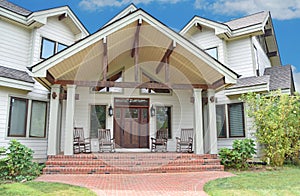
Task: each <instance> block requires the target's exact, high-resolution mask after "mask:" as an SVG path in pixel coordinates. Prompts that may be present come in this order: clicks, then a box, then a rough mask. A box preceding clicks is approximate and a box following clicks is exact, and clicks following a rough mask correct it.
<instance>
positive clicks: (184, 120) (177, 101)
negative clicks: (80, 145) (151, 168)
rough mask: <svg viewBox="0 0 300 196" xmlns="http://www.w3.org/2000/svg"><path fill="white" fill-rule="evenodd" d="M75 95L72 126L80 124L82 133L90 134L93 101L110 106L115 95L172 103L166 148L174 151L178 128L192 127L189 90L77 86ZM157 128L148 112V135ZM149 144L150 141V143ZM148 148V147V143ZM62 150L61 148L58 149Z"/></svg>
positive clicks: (94, 148)
mask: <svg viewBox="0 0 300 196" xmlns="http://www.w3.org/2000/svg"><path fill="white" fill-rule="evenodd" d="M76 94H79V100H77V101H76V103H75V120H74V126H77V127H83V128H84V130H85V135H86V136H87V137H88V136H89V130H90V106H91V105H94V104H99V105H107V106H109V105H112V106H113V103H114V98H128V97H129V96H130V97H131V98H149V101H150V107H151V106H152V105H154V106H171V111H172V114H171V118H172V139H169V140H168V141H169V142H168V150H169V151H175V149H176V147H175V145H176V139H175V138H176V137H180V130H181V128H193V127H194V104H193V103H191V102H190V98H191V96H192V91H191V90H176V91H173V92H172V95H143V94H141V93H140V90H139V89H124V91H123V93H113V94H112V93H96V94H94V93H92V92H90V89H89V88H86V87H77V89H76ZM62 111H63V119H65V110H62ZM106 128H108V129H111V130H112V131H113V117H109V116H108V115H107V120H106ZM155 130H156V118H155V116H154V117H151V116H150V114H149V131H150V137H151V136H154V134H155ZM64 132H65V128H64V125H62V131H61V147H62V148H63V146H64ZM149 143H150V142H149ZM149 148H150V146H149ZM61 151H63V149H61ZM92 151H94V152H97V151H98V141H97V139H92Z"/></svg>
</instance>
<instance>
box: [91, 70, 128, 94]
mask: <svg viewBox="0 0 300 196" xmlns="http://www.w3.org/2000/svg"><path fill="white" fill-rule="evenodd" d="M107 81H111V82H123V72H122V71H120V72H118V73H116V74H113V75H111V76H110V77H109V78H108V79H107ZM92 91H94V92H99V93H108V92H113V93H122V92H123V90H122V88H119V87H98V86H96V87H93V88H92Z"/></svg>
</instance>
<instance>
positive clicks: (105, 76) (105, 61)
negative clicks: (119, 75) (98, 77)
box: [103, 37, 108, 81]
mask: <svg viewBox="0 0 300 196" xmlns="http://www.w3.org/2000/svg"><path fill="white" fill-rule="evenodd" d="M107 67H108V57H107V39H106V37H105V38H103V80H104V81H106V80H107Z"/></svg>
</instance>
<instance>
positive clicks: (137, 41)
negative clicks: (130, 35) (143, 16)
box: [131, 22, 142, 58]
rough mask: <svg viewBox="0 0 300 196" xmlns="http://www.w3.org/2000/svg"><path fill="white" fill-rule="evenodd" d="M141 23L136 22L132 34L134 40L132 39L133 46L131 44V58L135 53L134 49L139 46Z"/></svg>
mask: <svg viewBox="0 0 300 196" xmlns="http://www.w3.org/2000/svg"><path fill="white" fill-rule="evenodd" d="M141 25H142V24H141V23H139V22H138V24H137V27H136V31H135V34H134V41H133V46H132V50H131V57H132V58H133V57H134V56H135V54H136V50H137V49H138V47H139V37H140V36H139V35H140V30H141Z"/></svg>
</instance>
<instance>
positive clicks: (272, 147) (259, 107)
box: [241, 91, 300, 166]
mask: <svg viewBox="0 0 300 196" xmlns="http://www.w3.org/2000/svg"><path fill="white" fill-rule="evenodd" d="M241 99H242V100H244V101H245V102H246V103H247V106H248V109H247V114H248V116H249V117H251V118H253V119H254V123H255V128H256V129H257V131H256V135H255V136H256V138H257V142H259V143H260V144H262V145H263V147H264V148H263V150H264V156H265V160H268V161H267V162H270V164H271V165H272V166H282V165H283V163H284V161H285V160H286V159H288V160H291V161H292V162H293V163H295V164H296V163H297V162H299V151H300V140H299V138H300V94H299V93H295V94H294V95H287V94H283V93H281V92H280V91H276V92H272V93H270V94H268V95H259V94H255V93H248V94H246V95H243V96H242V98H241Z"/></svg>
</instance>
